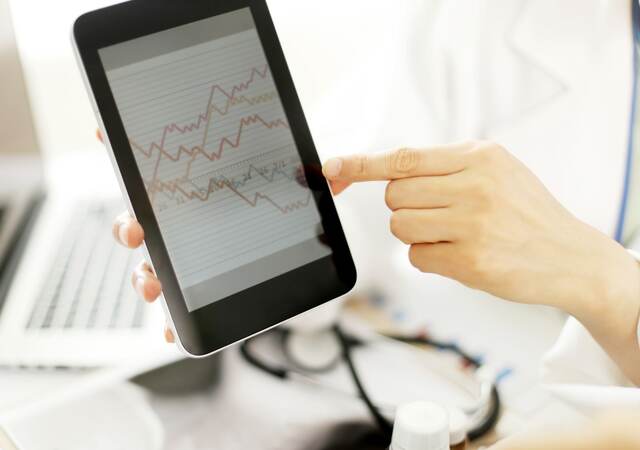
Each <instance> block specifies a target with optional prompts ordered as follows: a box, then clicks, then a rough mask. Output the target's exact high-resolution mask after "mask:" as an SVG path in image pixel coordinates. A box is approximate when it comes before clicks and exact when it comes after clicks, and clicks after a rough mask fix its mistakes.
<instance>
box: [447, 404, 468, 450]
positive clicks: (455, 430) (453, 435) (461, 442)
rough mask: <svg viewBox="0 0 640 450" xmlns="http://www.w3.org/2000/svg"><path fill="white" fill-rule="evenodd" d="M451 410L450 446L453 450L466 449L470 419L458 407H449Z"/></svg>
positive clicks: (448, 409) (449, 410)
mask: <svg viewBox="0 0 640 450" xmlns="http://www.w3.org/2000/svg"><path fill="white" fill-rule="evenodd" d="M447 411H448V412H449V446H450V448H451V450H466V448H467V431H468V429H469V420H468V419H467V416H466V415H465V413H463V412H462V411H461V410H460V409H458V408H447Z"/></svg>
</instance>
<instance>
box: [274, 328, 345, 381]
mask: <svg viewBox="0 0 640 450" xmlns="http://www.w3.org/2000/svg"><path fill="white" fill-rule="evenodd" d="M341 351H342V350H341V346H340V341H339V340H338V338H337V336H336V334H335V332H333V330H330V329H329V330H322V331H315V332H310V333H304V332H289V333H286V334H285V336H284V352H285V355H286V357H287V359H288V360H289V363H290V364H292V365H294V366H295V367H296V368H298V369H300V370H304V371H306V372H326V371H328V370H330V369H332V368H333V367H335V366H336V365H337V364H338V362H340V356H341Z"/></svg>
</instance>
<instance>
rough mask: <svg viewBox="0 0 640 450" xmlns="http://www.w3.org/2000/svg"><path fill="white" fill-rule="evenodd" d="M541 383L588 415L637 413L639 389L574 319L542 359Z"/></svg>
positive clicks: (638, 241)
mask: <svg viewBox="0 0 640 450" xmlns="http://www.w3.org/2000/svg"><path fill="white" fill-rule="evenodd" d="M635 241H636V242H633V243H632V245H631V247H632V248H633V249H635V251H633V250H632V251H630V253H632V254H634V256H635V254H637V253H638V252H637V250H638V249H640V239H636V240H635ZM636 259H637V258H636ZM638 276H640V271H639V274H638ZM639 345H640V343H639ZM542 380H543V383H544V385H545V386H546V388H547V389H548V390H549V391H550V392H551V393H552V394H554V395H555V396H557V397H558V398H559V399H561V400H564V401H565V402H567V403H569V404H571V405H573V406H575V407H577V408H579V409H580V410H582V411H584V412H585V413H588V414H590V413H595V412H599V411H602V410H604V409H620V408H634V409H638V410H640V389H638V388H637V387H634V386H633V384H632V383H631V382H630V381H629V379H628V378H627V377H626V376H625V375H624V374H623V373H622V371H621V370H620V369H619V368H618V366H617V365H616V363H615V362H614V361H613V360H612V359H611V358H610V357H609V355H608V354H607V353H606V352H605V351H604V350H603V349H602V347H600V345H599V344H598V343H597V342H596V340H595V339H594V338H593V337H592V336H591V334H590V333H589V332H588V331H587V329H586V328H585V327H584V326H582V324H580V323H579V322H578V321H577V320H576V319H574V318H570V319H569V320H568V321H567V323H566V325H565V326H564V329H563V330H562V333H561V334H560V337H559V338H558V340H557V342H556V343H555V345H554V346H553V347H552V348H551V350H550V351H549V352H548V353H547V355H546V356H545V357H544V359H543V364H542Z"/></svg>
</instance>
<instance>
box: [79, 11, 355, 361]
mask: <svg viewBox="0 0 640 450" xmlns="http://www.w3.org/2000/svg"><path fill="white" fill-rule="evenodd" d="M73 37H74V44H75V46H76V50H77V55H78V57H79V62H80V66H81V69H82V72H83V75H84V76H85V81H86V82H87V87H88V90H89V93H90V97H91V100H92V101H93V105H94V108H95V112H96V115H97V117H98V120H99V122H100V126H101V128H102V131H103V133H104V136H105V142H106V144H107V147H108V148H109V150H110V153H111V156H112V161H113V164H114V167H115V169H116V174H117V175H118V177H119V180H120V184H121V188H122V190H123V193H124V194H125V197H126V198H127V199H128V201H129V206H130V209H131V212H132V213H133V214H134V215H135V217H136V218H137V220H138V221H139V222H140V223H141V224H142V226H143V228H144V230H145V246H146V251H147V252H148V256H149V258H150V261H151V262H152V264H153V267H154V270H155V271H156V274H157V275H158V278H159V279H160V281H161V283H162V286H163V299H162V300H163V303H164V305H165V307H166V310H167V311H166V312H167V313H168V316H169V318H170V322H171V326H172V328H173V331H174V333H175V335H176V338H177V342H178V344H179V346H180V347H181V348H182V349H183V350H184V351H185V352H186V353H187V354H188V355H191V356H195V357H200V356H205V355H208V354H210V353H212V352H215V351H217V350H220V349H222V348H224V347H226V346H228V345H230V344H232V343H234V342H237V341H239V340H242V339H245V338H247V337H250V336H252V335H254V334H256V333H259V332H261V331H264V330H266V329H268V328H270V327H273V326H275V325H277V324H279V323H281V322H283V321H285V320H287V319H289V318H291V317H293V316H296V315H297V314H300V313H302V312H304V311H307V310H309V309H311V308H314V307H316V306H319V305H321V304H322V303H324V302H327V301H329V300H331V299H333V298H336V297H338V296H341V295H344V294H345V293H347V292H348V291H349V290H350V289H351V288H352V287H353V285H354V283H355V279H356V272H355V268H354V264H353V261H352V258H351V254H350V252H349V248H348V245H347V242H346V239H345V236H344V233H343V231H342V227H341V225H340V222H339V219H338V215H337V213H336V209H335V206H334V203H333V200H332V197H331V193H330V190H329V187H328V184H327V182H326V180H324V178H323V177H322V175H321V169H320V168H321V165H320V161H319V158H318V155H317V153H316V150H315V147H314V144H313V141H312V138H311V134H310V132H309V129H308V126H307V123H306V120H305V117H304V114H303V111H302V108H301V105H300V102H299V100H298V96H297V94H296V91H295V88H294V85H293V81H292V79H291V75H290V73H289V70H288V68H287V64H286V61H285V58H284V55H283V53H282V49H281V47H280V43H279V42H278V37H277V35H276V31H275V28H274V26H273V23H272V20H271V17H270V15H269V11H268V9H267V5H266V3H265V1H264V0H216V1H208V0H180V1H175V0H154V1H142V0H135V1H130V2H127V3H122V4H119V5H115V6H111V7H108V8H105V9H100V10H96V11H92V12H90V13H87V14H85V15H83V16H81V17H80V18H78V19H77V21H76V22H75V24H74V30H73Z"/></svg>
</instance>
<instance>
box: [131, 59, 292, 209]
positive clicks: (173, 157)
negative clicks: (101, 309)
mask: <svg viewBox="0 0 640 450" xmlns="http://www.w3.org/2000/svg"><path fill="white" fill-rule="evenodd" d="M267 75H268V66H266V65H265V66H264V68H262V69H261V70H260V69H257V68H252V69H251V70H250V72H249V76H248V79H247V80H246V81H243V82H241V83H239V84H237V85H234V86H232V87H231V88H230V89H225V88H223V87H222V86H221V85H219V84H215V85H213V86H212V87H211V89H210V92H209V99H208V101H207V106H206V108H205V111H204V112H203V113H200V114H199V115H198V116H197V118H196V120H195V121H193V122H191V123H188V124H186V125H179V124H177V123H171V124H168V125H166V126H165V127H164V128H163V131H162V137H161V139H160V140H159V141H157V142H152V143H151V144H150V145H149V146H148V147H147V148H145V147H143V146H141V145H139V144H138V143H136V142H135V140H133V139H130V142H131V145H132V147H133V148H134V149H136V150H137V151H138V152H139V153H141V154H142V155H143V156H145V157H147V158H151V157H152V156H153V154H154V152H155V151H157V153H158V157H157V159H156V163H155V165H154V170H153V173H152V176H151V178H150V179H149V180H147V186H148V190H149V194H150V197H151V199H152V201H153V197H154V194H155V192H156V191H157V190H158V170H159V166H160V163H161V161H162V159H168V160H170V161H172V162H178V161H179V160H180V159H181V158H182V157H183V156H188V157H190V160H189V162H188V163H187V166H186V169H185V173H184V174H183V175H182V176H180V177H178V178H176V179H175V180H174V181H185V180H187V179H188V178H189V175H190V173H191V166H192V164H193V162H194V161H195V160H196V158H197V157H198V156H199V155H202V156H203V157H205V158H206V159H208V160H209V161H216V160H219V159H220V158H221V157H222V155H223V153H224V151H225V150H226V149H228V148H231V149H236V148H238V147H239V146H240V143H241V139H242V136H243V132H244V131H245V129H246V128H247V127H248V126H250V125H255V124H257V125H259V126H262V127H265V128H267V129H273V128H280V127H282V128H288V124H287V123H286V121H285V120H283V119H277V120H273V121H267V120H265V119H264V118H262V117H261V116H260V115H259V114H252V115H249V116H246V117H243V118H241V119H240V122H239V124H238V130H237V132H236V133H235V135H231V136H225V137H223V138H221V139H220V141H219V142H218V144H217V148H216V149H215V150H213V151H211V152H207V150H206V147H207V143H208V139H209V128H210V124H211V121H212V118H213V113H214V112H217V113H218V114H220V116H226V115H227V114H228V112H229V110H230V109H231V107H232V106H236V105H239V104H244V103H247V104H249V105H254V104H257V103H261V102H266V101H270V100H273V99H274V98H276V96H277V94H276V92H272V93H268V94H263V95H259V96H255V97H247V96H245V95H239V94H240V93H241V92H243V91H245V90H247V89H248V88H249V87H250V86H251V85H253V83H254V82H255V81H256V80H257V79H264V78H266V77H267ZM217 92H220V93H221V94H222V95H223V96H224V97H225V98H226V102H225V105H224V107H222V108H219V107H217V106H216V105H215V104H214V96H215V94H216V93H217ZM203 125H204V127H205V128H204V134H203V138H202V141H201V142H200V144H199V145H195V146H193V147H191V148H189V147H186V146H184V145H180V146H179V147H178V150H177V152H176V153H175V154H173V153H172V152H171V151H169V150H168V149H167V148H166V142H167V138H168V136H169V135H170V134H172V133H176V132H177V133H180V134H185V133H189V132H193V131H196V130H199V129H200V128H202V127H203Z"/></svg>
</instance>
